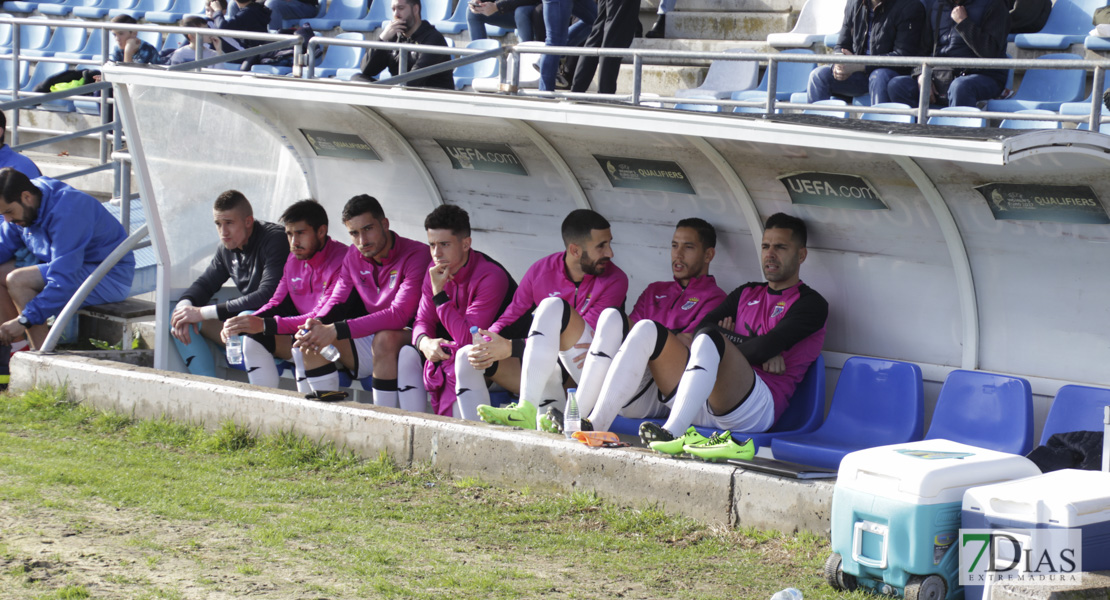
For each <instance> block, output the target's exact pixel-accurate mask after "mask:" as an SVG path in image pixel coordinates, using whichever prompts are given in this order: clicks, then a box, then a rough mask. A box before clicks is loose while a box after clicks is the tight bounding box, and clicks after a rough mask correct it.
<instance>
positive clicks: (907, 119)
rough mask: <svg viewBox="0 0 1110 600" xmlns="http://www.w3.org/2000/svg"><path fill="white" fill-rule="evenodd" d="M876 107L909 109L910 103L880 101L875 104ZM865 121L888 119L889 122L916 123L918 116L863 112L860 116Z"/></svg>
mask: <svg viewBox="0 0 1110 600" xmlns="http://www.w3.org/2000/svg"><path fill="white" fill-rule="evenodd" d="M874 107H875V108H904V109H906V110H909V108H910V105H909V104H902V103H901V102H880V103H879V104H876V105H875V106H874ZM860 118H861V119H863V120H864V121H886V122H888V123H916V122H917V117H915V116H913V115H887V114H881V113H863V116H862V117H860Z"/></svg>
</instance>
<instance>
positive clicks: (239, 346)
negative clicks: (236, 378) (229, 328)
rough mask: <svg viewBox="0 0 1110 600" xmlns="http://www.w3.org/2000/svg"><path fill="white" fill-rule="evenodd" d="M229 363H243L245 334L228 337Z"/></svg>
mask: <svg viewBox="0 0 1110 600" xmlns="http://www.w3.org/2000/svg"><path fill="white" fill-rule="evenodd" d="M227 363H228V364H230V365H241V364H243V336H241V335H233V336H231V337H229V338H227Z"/></svg>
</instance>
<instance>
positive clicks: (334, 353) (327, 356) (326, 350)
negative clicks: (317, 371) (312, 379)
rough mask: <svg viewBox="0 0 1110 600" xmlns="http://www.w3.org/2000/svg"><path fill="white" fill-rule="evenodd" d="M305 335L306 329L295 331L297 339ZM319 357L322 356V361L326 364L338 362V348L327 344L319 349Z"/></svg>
mask: <svg viewBox="0 0 1110 600" xmlns="http://www.w3.org/2000/svg"><path fill="white" fill-rule="evenodd" d="M306 333H308V330H307V329H300V330H298V331H297V337H298V338H299V337H301V336H302V335H304V334H306ZM320 356H323V357H324V360H326V361H328V362H335V361H337V360H339V348H336V347H335V346H333V345H331V344H328V345H327V346H324V347H323V348H320Z"/></svg>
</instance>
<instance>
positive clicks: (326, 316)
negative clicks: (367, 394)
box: [296, 194, 431, 412]
mask: <svg viewBox="0 0 1110 600" xmlns="http://www.w3.org/2000/svg"><path fill="white" fill-rule="evenodd" d="M343 224H344V225H345V226H346V227H347V231H348V233H350V235H351V241H352V243H353V244H352V246H351V248H350V249H349V250H348V251H347V254H346V256H345V257H344V259H343V268H342V270H341V271H340V278H339V283H338V284H337V285H336V286H335V288H334V291H333V292H332V294H331V296H330V297H329V298H328V299H327V301H326V302H325V304H324V305H323V306H322V307H321V308H320V309H319V310H317V311H316V313H315V316H314V317H313V318H311V319H309V320H308V321H307V322H306V323H305V327H304V329H305V332H304V334H303V335H301V336H300V338H299V339H298V340H297V344H296V345H297V346H298V347H302V348H306V354H305V366H306V368H307V369H308V372H309V373H311V374H313V375H312V376H311V377H309V379H308V383H310V384H311V390H307V391H315V392H320V391H330V390H335V389H337V388H338V387H339V375H338V373H336V370H335V365H334V364H332V363H330V362H328V361H326V360H325V359H324V358H323V357H321V356H320V355H319V354H318V353H316V352H315V351H316V350H318V349H320V348H326V347H327V346H328V345H334V346H335V347H336V348H337V349H338V350H339V362H340V363H342V365H343V367H344V368H345V369H347V371H348V372H350V373H351V374H352V377H354V378H355V379H364V378H366V377H370V376H371V375H373V379H372V381H371V385H370V387H371V390H372V392H373V395H374V404H375V405H377V406H388V407H391V408H398V407H400V408H403V409H405V410H409V411H413V412H427V406H428V394H427V392H425V391H424V381H423V376H422V375H421V372H420V357H419V356H418V355H417V350H416V349H415V348H413V347H412V346H411V345H409V344H411V343H412V330H410V329H407V327H409V326H411V325H412V321H413V319H414V318H415V317H416V309H417V307H418V306H419V305H420V290H421V287H422V285H423V283H424V277H425V276H427V274H428V268H429V267H430V266H431V264H430V258H429V256H428V246H427V245H426V244H424V243H422V242H417V241H413V240H410V239H407V238H404V237H401V236H400V235H397V233H395V232H393V231H390V229H389V219H387V218H386V217H385V211H383V210H382V206H381V204H379V203H378V201H377V200H376V199H375V198H373V197H372V196H367V195H366V194H361V195H358V196H355V197H354V198H351V199H350V200H348V201H347V205H346V206H344V207H343ZM402 352H405V353H410V356H409V357H408V358H409V360H407V361H405V363H406V364H407V365H408V366H409V367H410V368H409V370H408V371H407V372H404V373H401V372H398V368H397V363H398V359H397V356H398V354H399V353H402ZM321 369H322V370H321ZM298 381H300V378H299V376H298Z"/></svg>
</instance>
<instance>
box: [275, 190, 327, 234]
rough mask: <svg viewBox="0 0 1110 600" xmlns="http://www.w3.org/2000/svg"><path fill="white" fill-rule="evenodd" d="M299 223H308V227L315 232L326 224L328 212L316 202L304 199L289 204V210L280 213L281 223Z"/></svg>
mask: <svg viewBox="0 0 1110 600" xmlns="http://www.w3.org/2000/svg"><path fill="white" fill-rule="evenodd" d="M301 221H304V222H305V223H308V226H309V227H311V228H312V229H313V231H315V230H317V229H319V228H321V227H324V226H325V225H327V224H328V211H326V210H324V207H323V206H321V205H320V203H319V202H317V201H316V200H314V199H312V198H306V199H304V200H298V201H296V202H294V203H293V204H290V205H289V208H287V209H285V212H283V213H281V222H282V223H284V224H286V225H288V224H290V223H300V222H301Z"/></svg>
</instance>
